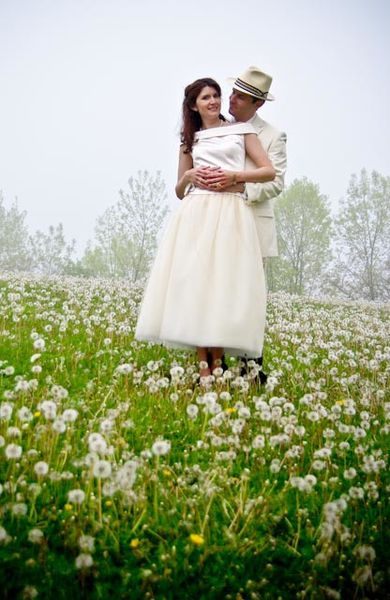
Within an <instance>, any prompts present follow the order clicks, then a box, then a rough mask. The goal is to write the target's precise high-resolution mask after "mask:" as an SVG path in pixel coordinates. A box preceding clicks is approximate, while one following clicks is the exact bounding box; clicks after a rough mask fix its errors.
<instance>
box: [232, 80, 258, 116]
mask: <svg viewBox="0 0 390 600" xmlns="http://www.w3.org/2000/svg"><path fill="white" fill-rule="evenodd" d="M259 106H261V101H259V102H254V98H253V97H252V96H249V95H248V94H243V93H242V92H239V91H238V90H236V89H234V88H233V90H232V93H231V94H230V97H229V112H230V114H231V115H233V117H234V118H235V119H236V121H243V122H245V121H248V120H249V119H251V118H252V117H253V115H254V114H255V112H256V111H257V109H258V108H259Z"/></svg>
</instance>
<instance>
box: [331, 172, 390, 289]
mask: <svg viewBox="0 0 390 600" xmlns="http://www.w3.org/2000/svg"><path fill="white" fill-rule="evenodd" d="M389 205H390V177H384V176H383V175H380V174H379V173H377V172H376V171H373V172H372V173H371V175H369V174H368V173H367V171H366V170H365V169H362V171H361V172H360V176H357V175H352V177H351V180H350V184H349V187H348V191H347V197H346V198H345V199H344V200H342V202H341V206H340V211H339V215H338V218H337V220H336V240H337V249H338V255H337V260H336V262H335V265H334V269H333V272H332V279H331V281H332V286H333V288H334V289H336V290H337V291H338V292H339V293H341V294H343V295H344V296H346V297H348V298H362V299H367V300H389V299H390V220H389Z"/></svg>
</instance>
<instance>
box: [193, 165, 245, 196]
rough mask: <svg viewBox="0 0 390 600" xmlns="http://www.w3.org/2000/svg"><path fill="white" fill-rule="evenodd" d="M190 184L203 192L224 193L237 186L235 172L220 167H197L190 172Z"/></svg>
mask: <svg viewBox="0 0 390 600" xmlns="http://www.w3.org/2000/svg"><path fill="white" fill-rule="evenodd" d="M189 180H190V183H192V184H193V185H195V186H196V187H198V188H201V189H202V190H210V191H219V192H220V191H222V190H224V189H226V188H229V187H232V186H233V185H236V184H237V181H236V174H235V173H234V172H233V171H224V170H223V169H221V168H220V167H196V168H194V169H191V170H190V171H189Z"/></svg>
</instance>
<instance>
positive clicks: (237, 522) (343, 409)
mask: <svg viewBox="0 0 390 600" xmlns="http://www.w3.org/2000/svg"><path fill="white" fill-rule="evenodd" d="M140 293H141V292H140V290H139V289H136V288H131V287H129V286H128V285H126V284H125V283H123V282H108V281H98V280H76V279H75V280H72V279H51V280H44V279H32V278H16V277H10V276H9V277H3V279H2V280H1V281H0V456H1V462H0V474H1V479H0V481H1V484H0V590H1V592H0V593H1V597H2V598H7V599H14V598H35V597H38V598H45V599H52V598H55V599H57V600H60V599H62V598H64V599H65V598H66V599H74V600H76V599H77V598H88V599H97V598H103V599H106V598H128V599H138V598H161V599H164V598H166V599H167V600H168V599H171V598H172V599H173V598H183V599H186V598H194V599H197V600H199V599H216V598H218V599H219V598H224V599H225V598H226V599H231V600H242V599H248V600H249V599H262V600H263V599H272V600H274V599H279V598H280V599H283V600H284V599H289V598H295V599H304V598H305V599H306V598H308V599H309V598H310V599H321V598H324V599H327V598H330V599H337V598H340V599H348V600H349V599H354V598H356V599H358V598H362V599H363V598H373V599H374V598H375V599H379V598H385V597H386V588H387V587H388V585H389V564H390V562H389V554H390V552H389V547H390V539H389V529H390V527H389V491H390V481H389V474H388V464H387V463H388V448H389V431H390V424H389V419H390V391H389V388H390V385H389V374H390V360H389V359H390V312H389V307H387V308H386V307H383V306H382V307H380V306H373V305H369V304H366V305H363V304H358V303H333V302H328V303H324V302H322V303H321V302H318V301H311V300H308V299H303V298H297V297H291V296H288V295H283V294H281V295H273V296H271V297H270V301H269V307H268V325H267V336H266V349H265V357H264V358H265V370H266V371H267V373H268V374H269V378H268V382H267V384H266V385H265V386H259V385H257V384H256V382H255V381H253V380H252V379H251V378H250V377H249V379H248V378H244V379H243V378H242V377H240V376H239V370H238V368H237V365H236V363H235V362H234V361H233V360H231V362H230V368H229V370H228V371H227V372H225V373H224V374H223V375H222V374H221V373H218V372H217V373H216V376H215V380H214V381H213V382H211V383H210V385H209V386H208V387H207V388H201V387H200V386H199V384H198V382H197V368H198V365H197V364H196V362H195V358H194V356H193V355H190V354H185V353H180V352H174V351H168V350H167V349H165V348H163V347H159V346H148V345H146V344H140V343H138V342H136V341H134V340H133V329H134V325H135V320H136V313H137V306H138V303H139V299H140ZM156 301H157V300H156Z"/></svg>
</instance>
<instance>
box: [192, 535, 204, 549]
mask: <svg viewBox="0 0 390 600" xmlns="http://www.w3.org/2000/svg"><path fill="white" fill-rule="evenodd" d="M190 540H191V542H192V543H193V544H194V546H203V544H204V537H203V535H199V533H191V535H190Z"/></svg>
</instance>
